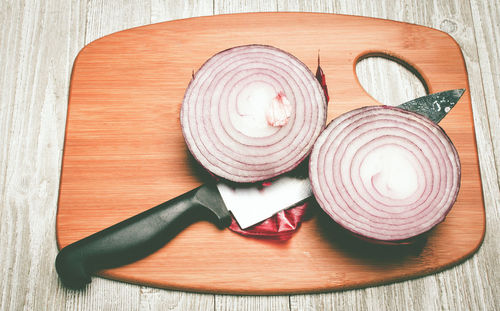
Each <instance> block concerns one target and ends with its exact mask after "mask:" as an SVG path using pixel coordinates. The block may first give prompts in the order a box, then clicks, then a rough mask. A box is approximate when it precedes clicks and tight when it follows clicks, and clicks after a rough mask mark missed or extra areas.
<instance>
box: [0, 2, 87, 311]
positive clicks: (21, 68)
mask: <svg viewBox="0 0 500 311" xmlns="http://www.w3.org/2000/svg"><path fill="white" fill-rule="evenodd" d="M84 14H85V7H84V6H80V5H79V4H78V3H72V2H61V3H57V2H55V1H43V2H42V1H39V2H33V1H1V2H0V46H1V48H0V68H1V69H0V89H1V91H0V140H1V147H0V245H1V246H2V247H0V274H1V275H2V277H1V281H0V309H1V310H23V309H24V310H44V309H47V308H49V306H50V308H52V309H55V310H61V309H63V308H64V306H65V292H64V291H61V289H60V288H59V281H58V278H57V275H56V273H55V269H54V258H55V256H56V253H57V248H56V245H55V243H54V236H55V215H56V209H57V196H58V194H57V193H58V191H57V187H58V186H57V185H58V184H59V176H60V175H59V173H60V165H61V158H62V148H63V139H64V130H65V127H64V123H65V121H64V120H65V116H66V107H67V93H68V87H69V77H70V73H71V65H72V62H73V60H74V57H75V56H76V53H77V52H78V51H79V49H80V48H81V47H82V46H83V34H84V32H83V31H82V30H83V26H84ZM48 42H50V44H48Z"/></svg>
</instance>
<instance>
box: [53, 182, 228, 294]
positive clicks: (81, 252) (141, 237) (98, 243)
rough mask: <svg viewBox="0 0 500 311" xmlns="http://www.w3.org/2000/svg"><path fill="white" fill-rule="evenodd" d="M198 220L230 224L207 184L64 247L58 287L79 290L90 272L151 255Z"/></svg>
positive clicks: (213, 189)
mask: <svg viewBox="0 0 500 311" xmlns="http://www.w3.org/2000/svg"><path fill="white" fill-rule="evenodd" d="M199 220H209V221H211V222H213V223H215V224H216V225H217V226H218V227H220V228H225V227H228V226H229V225H230V224H231V216H230V214H229V212H228V211H227V209H226V208H225V206H224V203H223V201H222V199H221V197H220V194H219V193H218V191H217V189H216V186H215V185H212V184H207V185H203V186H200V187H198V188H196V189H193V190H191V191H189V192H186V193H184V194H183V195H180V196H178V197H176V198H174V199H172V200H170V201H167V202H165V203H162V204H160V205H158V206H156V207H153V208H151V209H149V210H147V211H145V212H143V213H141V214H138V215H136V216H133V217H131V218H129V219H126V220H124V221H122V222H120V223H118V224H115V225H113V226H111V227H109V228H107V229H104V230H102V231H100V232H97V233H95V234H93V235H91V236H88V237H86V238H84V239H82V240H80V241H77V242H75V243H73V244H70V245H68V246H66V247H64V248H63V249H62V250H61V251H60V252H59V254H58V255H57V258H56V270H57V273H58V274H59V278H60V279H61V281H62V283H63V284H64V285H66V286H67V287H70V288H75V289H76V288H82V287H84V286H85V285H86V284H87V283H90V281H91V279H90V276H91V274H93V273H94V272H96V271H98V270H101V269H106V268H112V267H118V266H122V265H125V264H128V263H131V262H134V261H136V260H139V259H141V258H144V257H146V256H147V255H149V254H151V253H153V252H154V251H156V250H158V249H159V248H161V247H162V246H163V245H165V244H166V243H167V242H168V241H169V240H170V239H172V238H173V237H174V236H175V235H177V234H178V233H179V232H180V231H182V229H184V228H186V227H187V226H189V225H190V224H191V223H193V222H196V221H199Z"/></svg>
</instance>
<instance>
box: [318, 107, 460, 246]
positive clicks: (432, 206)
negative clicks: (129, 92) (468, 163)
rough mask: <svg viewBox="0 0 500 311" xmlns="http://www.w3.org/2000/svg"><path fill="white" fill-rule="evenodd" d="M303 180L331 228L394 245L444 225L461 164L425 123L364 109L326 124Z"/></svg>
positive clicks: (392, 110) (398, 112)
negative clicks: (335, 225)
mask: <svg viewBox="0 0 500 311" xmlns="http://www.w3.org/2000/svg"><path fill="white" fill-rule="evenodd" d="M309 177H310V180H311V184H312V189H313V192H314V196H315V197H316V200H317V201H318V203H319V205H320V206H321V207H322V209H323V210H324V211H325V212H326V213H327V214H328V215H329V216H330V217H331V218H332V219H333V220H334V221H335V222H337V223H338V224H340V225H341V226H342V227H344V228H346V229H347V230H349V231H351V232H352V233H354V234H355V235H358V236H361V237H363V238H367V239H369V240H375V241H380V242H394V241H402V240H407V239H410V238H413V237H416V236H419V235H421V234H422V233H425V232H427V231H429V230H430V229H432V228H433V227H434V226H435V225H437V224H438V223H440V222H441V221H443V220H444V218H445V216H446V214H447V213H448V212H449V210H450V209H451V207H452V206H453V204H454V203H455V200H456V198H457V195H458V191H459V188H460V161H459V158H458V154H457V151H456V149H455V147H454V146H453V144H452V142H451V141H450V139H449V138H448V136H447V135H446V133H445V132H444V131H443V130H442V129H441V127H439V126H438V125H437V124H435V123H433V122H432V121H430V120H429V119H427V118H425V117H423V116H421V115H419V114H416V113H413V112H408V111H406V110H403V109H400V108H396V107H388V106H371V107H364V108H360V109H356V110H353V111H350V112H347V113H345V114H343V115H341V116H339V117H338V118H336V119H334V120H333V121H332V122H331V123H330V124H329V125H328V126H327V128H326V129H325V130H324V131H323V133H322V134H321V135H320V136H319V138H318V139H317V141H316V144H315V145H314V147H313V150H312V152H311V157H310V163H309Z"/></svg>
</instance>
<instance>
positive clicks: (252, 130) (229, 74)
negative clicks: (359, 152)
mask: <svg viewBox="0 0 500 311" xmlns="http://www.w3.org/2000/svg"><path fill="white" fill-rule="evenodd" d="M180 121H181V125H182V131H183V135H184V138H185V140H186V144H187V146H188V148H189V150H190V151H191V153H192V154H193V156H194V157H195V158H196V159H197V160H198V162H200V163H201V164H202V165H203V166H204V167H205V168H206V169H208V170H209V171H210V172H212V173H213V174H215V175H217V176H219V177H222V178H225V179H228V180H232V181H235V182H256V181H261V180H266V179H269V178H272V177H275V176H277V175H279V174H282V173H285V172H288V171H290V170H292V169H293V168H295V167H296V166H297V165H298V164H299V163H300V162H301V161H302V160H303V159H304V158H305V157H306V156H307V155H308V154H309V152H310V150H311V148H312V146H313V144H314V142H315V141H316V138H317V137H318V135H319V134H320V133H321V131H322V130H323V129H324V127H325V123H326V101H325V96H324V93H323V89H322V87H321V85H320V84H319V82H318V81H317V80H316V78H315V76H314V75H313V73H312V72H311V71H310V70H309V68H307V66H306V65H304V64H303V63H302V62H301V61H299V60H298V59H297V58H295V57H294V56H292V55H290V54H289V53H287V52H284V51H282V50H279V49H277V48H274V47H271V46H264V45H247V46H239V47H234V48H231V49H228V50H224V51H222V52H220V53H218V54H216V55H214V56H213V57H211V58H210V59H209V60H208V61H207V62H206V63H205V64H203V66H202V67H201V68H200V69H199V71H198V72H197V73H196V74H195V75H194V77H193V80H192V81H191V83H190V84H189V86H188V88H187V90H186V93H185V96H184V101H183V103H182V107H181V116H180Z"/></svg>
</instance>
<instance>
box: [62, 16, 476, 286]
mask: <svg viewBox="0 0 500 311" xmlns="http://www.w3.org/2000/svg"><path fill="white" fill-rule="evenodd" d="M295 23H297V25H300V27H298V26H297V27H295V28H294V29H293V31H294V36H293V37H287V36H285V34H286V33H289V32H290V27H294V26H293V25H295ZM318 24H321V25H322V26H323V28H322V29H317V27H316V26H317V25H318ZM339 25H340V26H339ZM322 31H323V32H322ZM229 32H230V33H231V35H230V36H228V33H229ZM356 33H364V36H362V37H359V38H355V39H353V37H352V34H356ZM408 34H410V39H407V38H408ZM325 36H331V37H332V38H335V40H333V39H332V40H326V41H325V40H323V37H325ZM169 40H170V41H172V42H178V43H179V44H181V43H182V49H179V48H178V45H168V44H165V42H168V41H169ZM255 41H258V42H259V43H266V44H271V45H275V46H278V47H281V48H283V49H285V50H287V51H289V52H291V53H292V54H294V55H296V56H297V57H298V58H299V59H301V60H303V61H304V62H305V63H306V64H307V65H308V66H309V67H310V68H314V67H315V65H316V61H317V54H316V51H317V49H320V50H321V51H323V55H324V57H323V59H322V66H323V69H324V71H325V73H326V75H327V77H330V78H329V81H330V82H329V83H330V85H333V86H335V87H334V88H333V89H330V95H331V97H332V98H333V103H334V104H331V105H330V106H329V118H330V119H332V118H333V117H335V116H337V115H339V114H340V113H343V112H346V111H348V110H351V109H353V108H357V107H360V106H363V105H369V104H376V102H375V101H374V100H373V98H371V97H370V96H368V95H367V94H366V92H365V91H364V90H363V88H362V87H361V86H360V85H359V84H358V83H357V80H356V77H355V73H354V70H353V68H354V64H355V62H356V60H357V59H358V58H359V57H360V56H361V55H364V54H366V53H371V52H372V51H384V52H386V53H390V54H391V55H397V56H398V57H399V58H401V59H403V60H405V61H406V62H408V64H410V65H411V66H413V67H415V68H417V70H419V71H420V72H421V73H422V75H423V76H424V77H425V80H426V81H425V82H426V83H427V85H428V88H429V90H430V91H431V92H437V91H442V90H447V89H452V88H466V89H468V85H467V79H466V77H467V75H466V71H465V66H464V64H463V60H462V56H461V52H460V50H459V48H458V47H457V45H456V44H455V42H454V41H453V40H452V39H451V38H450V37H448V36H447V35H445V34H443V33H441V32H439V31H435V30H432V29H428V28H425V27H418V26H414V25H408V24H402V23H394V22H389V21H382V20H374V19H367V18H357V17H347V16H333V15H318V14H311V15H307V14H292V13H288V14H253V15H245V16H241V15H224V16H218V17H210V18H201V19H196V20H182V21H176V22H171V23H164V24H155V25H150V26H147V27H141V28H135V29H132V30H128V31H125V32H120V33H117V34H114V35H112V36H108V37H104V38H101V39H100V40H98V41H96V42H94V43H93V44H91V45H89V46H87V47H86V48H85V49H84V50H83V51H82V52H81V53H80V54H79V57H78V59H77V61H76V63H75V67H74V72H73V77H72V85H71V93H70V104H69V105H70V113H69V118H68V130H67V136H66V146H65V156H64V166H63V174H62V182H61V192H60V193H61V196H60V201H59V207H60V210H59V214H58V239H59V243H60V245H62V246H64V245H67V244H69V243H70V242H72V241H75V240H77V239H79V238H83V237H84V236H86V235H89V234H91V233H93V232H96V231H98V230H99V229H103V228H105V227H107V226H109V225H111V224H114V223H116V222H118V221H119V220H121V219H124V218H126V217H127V216H132V215H134V214H136V213H138V212H140V211H141V210H145V209H146V208H148V207H151V206H153V205H154V204H155V203H160V202H161V201H162V200H166V199H168V198H171V197H174V196H177V195H179V194H180V193H183V192H185V191H187V190H189V189H192V188H194V187H195V186H197V185H198V184H199V183H201V182H202V179H201V178H200V176H198V175H197V173H196V171H194V170H193V166H192V165H193V163H192V161H189V158H188V157H186V151H185V144H184V140H183V137H182V135H181V131H180V128H179V126H180V125H179V123H178V113H179V107H180V102H181V100H182V97H183V94H184V90H185V85H186V84H187V83H188V82H189V80H190V78H191V70H192V68H198V67H199V66H200V65H201V64H202V63H203V62H204V61H205V60H206V58H207V55H212V54H214V53H216V52H217V51H219V50H222V49H224V48H227V47H231V46H235V45H239V44H244V43H255ZM343 42H349V45H346V44H344V43H343ZM311 46H314V48H313V49H311ZM187 53H189V56H188V55H187ZM137 59H140V62H136V61H135V60H137ZM131 94H133V96H131ZM467 94H468V93H466V96H464V98H463V99H462V100H461V101H460V104H459V105H457V107H455V108H454V110H453V111H452V113H450V115H448V116H447V118H446V119H444V120H443V121H442V122H441V125H442V126H443V128H444V129H445V130H446V131H447V133H448V135H449V136H450V138H451V139H452V141H454V142H455V145H456V147H457V150H458V152H459V154H460V157H461V162H462V188H461V191H460V194H459V197H458V200H457V203H456V204H455V206H454V208H453V210H452V212H451V213H450V214H449V216H448V218H447V220H446V221H445V222H444V223H443V224H441V225H440V226H438V228H437V229H436V230H435V231H433V234H431V235H429V239H428V241H427V243H426V244H425V247H424V248H423V249H422V250H421V251H419V252H414V251H413V250H410V251H409V252H404V253H403V254H393V255H394V256H395V258H394V259H395V260H394V261H392V262H391V261H387V262H386V260H388V258H385V257H377V256H375V254H374V253H370V251H367V252H362V253H361V254H360V253H359V252H360V250H361V249H367V250H371V251H373V252H376V251H377V249H372V248H370V247H367V245H358V243H356V242H355V241H351V240H349V239H348V237H347V236H343V235H342V232H340V231H338V230H335V229H334V227H332V226H330V225H328V224H326V223H325V222H322V221H321V220H322V219H324V217H321V216H319V215H320V214H317V215H318V217H316V218H315V219H313V220H311V221H309V222H306V223H304V224H303V226H302V228H301V230H300V231H299V233H298V234H297V235H296V236H294V238H293V239H292V240H290V241H289V242H288V243H287V244H286V245H283V246H277V245H272V244H265V243H262V242H261V241H256V240H251V239H243V238H241V237H239V236H237V235H235V234H233V233H231V232H228V231H218V230H217V229H215V228H214V227H213V226H211V225H210V224H206V223H199V224H195V225H193V226H192V227H190V228H189V229H188V230H186V231H184V232H182V233H181V234H180V235H179V236H178V237H176V238H175V239H174V240H172V241H171V242H170V243H169V244H167V245H166V246H165V247H164V248H163V249H162V250H160V251H158V252H156V253H154V254H152V255H151V256H149V257H147V258H145V259H143V260H141V261H139V262H137V263H134V264H131V265H128V266H125V267H121V268H117V269H112V270H107V271H104V272H103V275H105V276H107V277H112V278H117V279H122V280H128V281H130V282H138V283H143V284H148V285H154V286H160V287H161V286H165V287H169V288H178V289H189V290H196V291H212V292H225V293H247V294H248V293H289V292H309V291H321V290H329V289H340V288H351V287H359V286H366V285H371V284H377V283H381V282H390V281H394V280H398V279H401V278H409V277H413V276H418V275H422V274H426V273H429V272H430V271H435V270H439V269H442V268H444V267H446V266H448V265H450V264H453V263H455V262H457V261H459V260H462V259H463V258H464V257H466V256H469V255H470V254H471V253H472V252H473V251H474V250H475V249H476V248H477V247H478V246H479V243H480V241H481V239H482V235H483V232H484V226H483V222H484V211H483V207H482V201H481V196H478V195H477V193H478V192H479V193H480V191H481V187H480V182H479V168H478V162H477V154H476V147H475V142H474V134H473V125H472V123H471V120H472V111H471V106H470V98H469V96H468V95H467ZM89 168H91V169H89ZM193 172H194V173H195V174H193ZM89 194H91V195H89ZM116 206H119V207H120V208H116ZM464 228H467V230H465V231H464ZM335 236H336V238H335ZM339 236H343V238H339ZM457 236H459V237H460V238H457ZM346 239H347V240H346ZM342 241H344V242H342ZM347 241H348V243H347ZM227 249H231V250H233V251H232V252H231V253H230V256H228V255H229V254H228V252H227ZM193 250H196V252H193ZM378 251H380V250H378ZM356 253H357V254H356ZM360 258H365V259H364V261H363V262H360V261H359V260H360ZM396 258H400V259H397V260H396ZM186 261H189V262H190V265H188V266H186V264H185V262H186ZM263 266H265V267H266V270H265V271H262V270H260V269H259V268H260V267H263ZM312 268H314V269H312ZM283 270H285V271H287V273H286V274H283ZM290 279H293V280H300V282H299V281H297V282H290Z"/></svg>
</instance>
